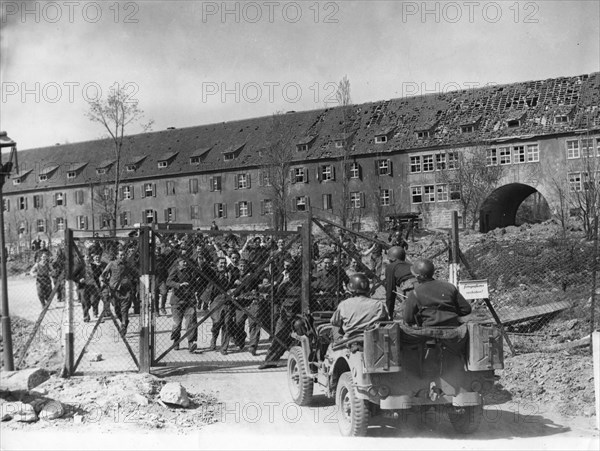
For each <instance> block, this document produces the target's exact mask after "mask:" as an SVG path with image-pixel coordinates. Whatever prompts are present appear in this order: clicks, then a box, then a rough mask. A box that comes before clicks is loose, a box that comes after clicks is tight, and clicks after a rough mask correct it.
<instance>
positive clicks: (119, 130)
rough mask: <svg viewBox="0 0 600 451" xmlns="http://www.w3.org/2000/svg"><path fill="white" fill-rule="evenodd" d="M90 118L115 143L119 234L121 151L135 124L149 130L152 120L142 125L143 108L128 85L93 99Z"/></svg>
mask: <svg viewBox="0 0 600 451" xmlns="http://www.w3.org/2000/svg"><path fill="white" fill-rule="evenodd" d="M86 115H87V117H88V119H89V120H90V121H92V122H96V123H98V124H100V125H101V126H102V127H104V129H105V130H106V131H107V132H108V135H109V137H110V140H111V141H112V145H113V157H114V162H113V163H112V165H111V166H114V168H115V171H114V180H113V181H112V184H113V192H114V196H113V197H114V198H113V201H112V202H111V206H110V213H109V216H108V217H109V220H110V222H111V224H110V226H111V230H112V233H113V234H115V233H116V228H117V218H118V216H119V196H118V193H119V187H120V182H121V153H122V150H123V146H124V144H125V139H126V131H127V130H128V128H129V127H130V126H132V125H135V124H138V125H140V126H141V128H142V131H144V132H145V131H148V130H150V129H151V127H152V122H153V121H150V122H148V123H147V124H142V123H141V120H142V118H143V115H144V112H143V111H142V110H141V109H140V108H139V106H138V101H137V100H134V99H131V98H130V97H129V94H128V92H127V90H126V89H125V87H121V86H118V87H117V89H115V90H111V92H110V94H109V95H108V97H107V98H106V99H105V100H103V99H102V98H99V99H97V100H94V101H90V102H89V110H88V112H87V113H86Z"/></svg>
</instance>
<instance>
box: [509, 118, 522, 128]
mask: <svg viewBox="0 0 600 451" xmlns="http://www.w3.org/2000/svg"><path fill="white" fill-rule="evenodd" d="M519 125H521V121H520V119H511V120H510V121H506V126H507V127H510V128H512V127H518V126H519Z"/></svg>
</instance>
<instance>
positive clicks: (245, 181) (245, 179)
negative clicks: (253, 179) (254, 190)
mask: <svg viewBox="0 0 600 451" xmlns="http://www.w3.org/2000/svg"><path fill="white" fill-rule="evenodd" d="M235 188H236V189H248V188H250V174H237V175H236V187H235Z"/></svg>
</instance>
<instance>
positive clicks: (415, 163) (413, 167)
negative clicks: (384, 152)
mask: <svg viewBox="0 0 600 451" xmlns="http://www.w3.org/2000/svg"><path fill="white" fill-rule="evenodd" d="M410 172H411V174H414V173H417V172H421V157H420V156H414V157H410Z"/></svg>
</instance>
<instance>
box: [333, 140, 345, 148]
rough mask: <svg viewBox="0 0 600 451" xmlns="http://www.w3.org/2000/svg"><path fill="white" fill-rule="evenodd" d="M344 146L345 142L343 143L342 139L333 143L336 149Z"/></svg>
mask: <svg viewBox="0 0 600 451" xmlns="http://www.w3.org/2000/svg"><path fill="white" fill-rule="evenodd" d="M345 144H346V141H344V140H343V139H338V140H337V141H336V142H335V147H337V148H338V149H341V148H342V147H344V145H345Z"/></svg>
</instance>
